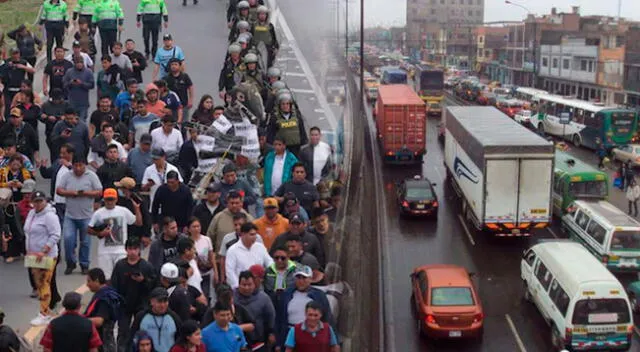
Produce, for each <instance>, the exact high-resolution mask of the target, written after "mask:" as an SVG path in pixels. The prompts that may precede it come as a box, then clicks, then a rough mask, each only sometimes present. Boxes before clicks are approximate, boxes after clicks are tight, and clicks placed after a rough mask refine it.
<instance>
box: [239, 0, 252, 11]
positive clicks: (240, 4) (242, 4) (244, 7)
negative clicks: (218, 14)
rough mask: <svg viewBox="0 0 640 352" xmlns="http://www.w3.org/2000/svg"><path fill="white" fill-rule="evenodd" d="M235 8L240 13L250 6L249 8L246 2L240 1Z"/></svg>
mask: <svg viewBox="0 0 640 352" xmlns="http://www.w3.org/2000/svg"><path fill="white" fill-rule="evenodd" d="M237 7H238V11H240V10H243V9H248V8H249V7H251V6H249V2H248V1H245V0H242V1H240V2H239V3H238V5H237Z"/></svg>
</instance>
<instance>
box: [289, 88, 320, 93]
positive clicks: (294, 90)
mask: <svg viewBox="0 0 640 352" xmlns="http://www.w3.org/2000/svg"><path fill="white" fill-rule="evenodd" d="M289 90H290V91H292V92H294V93H300V94H315V93H316V92H315V91H314V90H313V89H299V88H289Z"/></svg>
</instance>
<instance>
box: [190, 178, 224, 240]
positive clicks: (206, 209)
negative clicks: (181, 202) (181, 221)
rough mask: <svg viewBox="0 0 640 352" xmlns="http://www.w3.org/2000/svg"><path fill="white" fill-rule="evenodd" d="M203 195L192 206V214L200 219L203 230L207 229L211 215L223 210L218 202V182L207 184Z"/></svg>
mask: <svg viewBox="0 0 640 352" xmlns="http://www.w3.org/2000/svg"><path fill="white" fill-rule="evenodd" d="M205 197H206V198H205V199H202V200H201V201H200V202H199V203H198V205H196V206H195V208H193V216H195V217H196V218H197V219H198V220H199V221H200V225H201V228H202V229H203V231H207V229H209V225H210V224H211V220H213V217H214V216H216V215H217V214H218V213H219V212H221V211H223V210H224V207H223V206H222V203H221V202H220V185H219V184H213V185H209V186H208V187H207V189H206V194H205Z"/></svg>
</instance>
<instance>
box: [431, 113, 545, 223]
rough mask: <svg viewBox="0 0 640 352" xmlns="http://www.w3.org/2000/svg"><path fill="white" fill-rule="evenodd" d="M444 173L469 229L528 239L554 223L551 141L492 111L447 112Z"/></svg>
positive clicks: (444, 117) (445, 115)
mask: <svg viewBox="0 0 640 352" xmlns="http://www.w3.org/2000/svg"><path fill="white" fill-rule="evenodd" d="M443 119H444V126H445V131H444V132H445V138H444V140H445V149H444V155H445V160H444V163H445V168H446V173H447V179H448V180H450V182H451V184H452V186H453V188H454V190H455V191H456V193H457V194H458V196H459V197H460V198H461V201H462V212H461V214H462V218H463V220H464V221H465V223H467V224H470V225H472V226H470V227H469V229H470V230H476V231H479V232H483V233H487V234H491V235H495V236H529V235H531V230H533V229H542V228H545V227H547V226H548V225H549V224H550V223H551V218H552V208H551V206H552V204H551V200H552V196H551V190H552V189H551V187H552V180H553V163H554V151H555V148H554V146H553V143H552V142H549V141H547V140H546V139H544V138H542V137H540V136H538V135H537V134H535V133H533V132H532V131H530V130H528V129H527V128H525V127H524V126H522V125H520V124H519V123H517V122H515V121H513V120H512V119H510V118H509V117H508V116H506V115H505V114H504V113H502V112H500V111H499V110H498V109H496V108H494V107H485V106H469V107H447V108H446V110H445V114H444V116H443Z"/></svg>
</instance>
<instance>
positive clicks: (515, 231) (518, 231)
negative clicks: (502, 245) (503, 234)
mask: <svg viewBox="0 0 640 352" xmlns="http://www.w3.org/2000/svg"><path fill="white" fill-rule="evenodd" d="M511 233H520V230H519V229H513V230H511Z"/></svg>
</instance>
